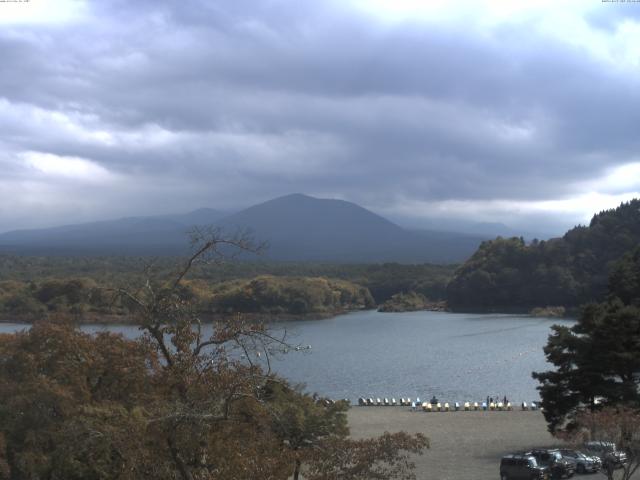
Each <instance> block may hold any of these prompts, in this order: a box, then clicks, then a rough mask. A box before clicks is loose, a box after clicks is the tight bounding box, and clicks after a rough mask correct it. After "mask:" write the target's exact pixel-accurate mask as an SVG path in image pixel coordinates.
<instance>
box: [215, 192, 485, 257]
mask: <svg viewBox="0 0 640 480" xmlns="http://www.w3.org/2000/svg"><path fill="white" fill-rule="evenodd" d="M220 225H221V226H223V227H224V228H225V229H227V230H234V229H236V228H250V229H251V230H252V231H253V233H254V236H255V238H258V239H261V240H265V241H267V242H268V243H269V249H268V251H267V253H266V255H267V257H268V258H272V259H277V260H288V261H301V260H306V261H333V262H343V263H360V262H365V263H366V262H401V263H424V262H435V263H451V262H458V261H461V260H463V259H464V258H466V257H467V256H468V255H470V254H471V252H473V250H475V248H476V247H477V246H478V245H479V243H480V241H481V240H482V238H480V237H472V236H467V235H460V234H455V233H449V234H443V233H442V232H427V231H424V232H420V233H417V232H412V231H408V230H405V229H403V228H401V227H399V226H398V225H396V224H395V223H392V222H390V221H389V220H387V219H385V218H383V217H381V216H380V215H377V214H375V213H373V212H371V211H369V210H367V209H365V208H362V207H360V206H359V205H356V204H354V203H351V202H346V201H344V200H330V199H317V198H313V197H309V196H306V195H302V194H292V195H287V196H284V197H279V198H276V199H273V200H270V201H267V202H265V203H261V204H259V205H255V206H253V207H250V208H247V209H246V210H243V211H241V212H238V213H236V214H235V215H232V216H230V217H227V218H225V219H224V220H222V222H221V223H220Z"/></svg>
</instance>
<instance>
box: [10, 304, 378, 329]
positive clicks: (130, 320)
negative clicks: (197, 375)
mask: <svg viewBox="0 0 640 480" xmlns="http://www.w3.org/2000/svg"><path fill="white" fill-rule="evenodd" d="M374 310H375V309H374V308H371V309H357V310H356V309H354V310H339V311H334V312H314V313H303V314H293V313H278V314H275V313H239V314H238V313H229V314H211V313H208V314H202V315H201V316H200V319H201V320H202V321H203V323H215V322H219V321H223V320H228V319H230V318H236V317H237V316H238V315H240V317H241V318H243V319H244V320H247V321H249V322H263V323H280V322H292V321H313V320H327V319H331V318H336V317H339V316H341V315H346V314H348V313H355V312H366V311H374ZM55 315H56V313H48V314H44V316H43V317H36V316H33V315H15V314H11V315H8V314H5V315H0V323H5V324H6V323H19V324H26V325H31V324H33V323H36V322H40V321H43V320H46V319H47V318H51V317H53V316H55ZM68 318H69V319H70V320H71V321H72V322H73V323H74V324H77V325H130V326H137V325H140V323H139V322H136V321H135V319H134V317H133V316H132V315H115V314H93V313H92V314H84V315H82V316H79V315H72V314H68Z"/></svg>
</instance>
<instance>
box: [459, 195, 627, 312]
mask: <svg viewBox="0 0 640 480" xmlns="http://www.w3.org/2000/svg"><path fill="white" fill-rule="evenodd" d="M638 245H640V200H638V199H636V200H632V201H630V202H627V203H623V204H621V205H620V206H619V207H618V208H616V209H612V210H606V211H603V212H600V213H598V214H596V215H594V216H593V218H592V220H591V222H590V224H589V226H578V227H575V228H572V229H571V230H569V231H568V232H567V233H565V235H564V236H563V237H561V238H553V239H551V240H548V241H538V242H532V243H530V244H526V243H525V242H524V241H522V239H520V238H497V239H496V240H492V241H489V242H483V243H482V245H481V246H480V248H479V249H478V250H477V251H476V252H475V253H474V254H473V256H472V257H471V258H470V259H469V260H467V261H466V262H465V263H464V265H462V266H461V267H460V268H459V269H458V270H457V272H456V275H455V277H454V279H453V280H452V281H451V282H450V283H449V286H448V287H447V302H448V304H449V306H450V307H451V308H453V309H454V310H472V311H479V310H490V311H513V310H520V311H522V310H524V311H526V310H529V309H531V308H534V307H545V306H549V305H552V306H564V307H568V308H575V307H577V306H579V305H582V304H584V303H586V302H601V301H603V300H604V297H605V296H606V294H607V283H608V277H609V274H610V273H611V271H612V269H613V268H614V267H615V266H616V264H617V263H618V262H619V261H620V260H621V258H622V257H623V256H624V255H625V254H627V253H629V252H630V251H631V250H632V249H634V248H635V247H637V246H638Z"/></svg>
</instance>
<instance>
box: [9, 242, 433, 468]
mask: <svg viewBox="0 0 640 480" xmlns="http://www.w3.org/2000/svg"><path fill="white" fill-rule="evenodd" d="M194 240H195V243H194V245H195V247H194V253H193V255H192V256H191V257H190V258H188V259H187V260H186V262H185V263H184V265H182V266H180V268H179V269H178V270H176V272H175V274H174V275H172V276H171V277H170V278H165V279H164V280H162V279H155V280H154V279H153V278H152V275H151V274H150V275H149V280H148V281H147V282H146V283H145V284H144V285H143V286H142V287H141V288H140V289H138V290H131V289H118V290H116V291H114V292H112V293H113V294H114V295H115V296H117V297H118V298H119V299H120V301H122V302H127V303H128V305H129V306H130V307H131V309H132V311H134V312H135V315H136V320H137V323H138V324H139V325H140V329H141V336H140V337H139V338H138V339H135V340H130V339H126V338H124V337H122V336H121V335H117V334H113V333H108V332H102V333H98V334H89V333H83V332H82V331H80V330H78V329H77V328H75V327H74V326H73V325H72V324H71V323H69V322H67V321H64V320H62V319H61V320H59V321H53V322H51V321H50V322H41V323H36V324H34V325H33V327H32V328H31V329H30V330H28V331H23V332H19V333H16V334H11V335H2V336H0V478H7V479H20V480H22V479H34V480H35V479H43V478H50V479H65V480H74V479H78V480H80V479H113V478H120V479H123V480H129V479H131V480H133V479H146V478H148V479H172V480H173V479H182V480H200V479H212V480H213V479H225V480H228V479H231V480H233V479H258V478H259V479H267V480H268V479H286V478H289V477H290V476H291V475H298V474H299V473H300V472H301V470H302V471H303V473H304V474H305V477H307V478H313V479H316V480H321V479H333V478H345V479H347V478H348V479H365V478H383V477H380V476H372V475H374V474H376V475H377V474H378V473H376V472H384V474H385V475H387V476H385V477H384V478H403V479H404V478H414V476H413V473H412V464H411V462H410V461H408V456H407V455H408V454H419V453H421V452H422V451H423V449H424V448H425V447H426V446H427V443H426V439H425V438H424V437H423V436H420V435H417V436H409V435H407V434H403V433H399V434H394V435H391V434H386V435H385V436H383V437H382V438H379V439H371V440H367V441H354V440H350V439H349V438H348V437H347V435H348V429H347V426H346V418H345V415H344V412H345V409H346V405H345V404H343V403H337V404H336V403H332V402H329V401H326V400H324V399H321V398H316V397H311V396H309V395H307V394H305V393H303V392H301V391H299V390H297V389H294V388H292V387H290V386H289V385H288V384H287V383H286V382H285V381H284V380H282V379H280V378H278V377H277V376H276V375H274V374H273V373H272V372H271V371H270V370H269V366H268V365H269V364H268V362H267V363H266V365H265V363H264V362H262V361H261V360H262V359H264V358H267V359H268V358H269V357H270V356H271V355H272V354H274V353H275V352H276V351H278V350H281V349H283V348H285V347H287V345H285V344H284V342H283V339H281V338H276V337H274V336H273V335H272V334H271V333H270V332H269V331H268V330H267V329H266V328H265V327H264V325H261V324H259V323H254V322H246V321H244V320H243V319H242V318H241V317H237V316H231V317H230V318H229V319H227V320H225V321H219V322H217V323H215V324H213V325H203V323H202V322H201V320H200V318H199V317H198V314H197V309H195V308H193V305H192V304H191V303H190V298H189V296H188V295H185V289H183V288H182V284H183V281H184V280H185V278H186V277H187V275H188V273H189V271H190V270H191V268H192V267H193V266H194V265H195V264H197V263H198V262H202V261H207V260H212V259H213V260H220V259H223V258H225V257H228V256H229V255H231V254H233V252H234V251H243V250H247V249H252V248H253V247H252V246H251V244H250V243H249V242H248V241H247V239H246V238H245V237H242V236H239V237H233V238H226V237H223V236H221V235H220V234H219V233H218V232H215V231H213V232H196V234H195V237H194ZM259 354H261V358H258V355H259ZM333 457H335V458H336V461H335V462H334V463H331V461H330V458H333ZM307 473H308V475H307ZM380 474H382V473H380Z"/></svg>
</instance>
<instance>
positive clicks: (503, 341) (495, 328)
mask: <svg viewBox="0 0 640 480" xmlns="http://www.w3.org/2000/svg"><path fill="white" fill-rule="evenodd" d="M554 323H559V324H564V325H570V324H572V323H573V322H572V321H569V320H558V319H541V318H533V317H526V316H514V315H493V314H491V315H478V314H453V313H443V312H412V313H379V312H373V311H368V312H358V313H352V314H348V315H342V316H339V317H335V318H332V319H328V320H318V321H295V322H286V323H277V324H274V325H273V328H274V330H276V331H279V332H282V331H283V330H285V329H286V331H287V335H288V336H289V337H290V339H291V341H292V343H300V344H303V345H307V344H310V345H311V346H312V348H311V349H310V350H304V351H298V352H296V351H295V350H292V351H290V352H289V353H288V354H286V355H280V356H278V358H277V359H275V360H274V361H273V362H272V367H273V369H274V370H276V371H277V372H279V373H280V374H282V375H283V376H285V377H286V378H289V379H290V380H291V381H293V382H296V383H305V384H306V385H307V389H308V390H309V391H311V392H318V393H320V394H322V395H326V396H329V397H332V398H349V399H351V400H355V399H357V398H358V397H360V396H366V397H396V398H398V397H412V398H415V397H416V396H420V397H421V398H431V396H432V395H436V396H437V397H438V398H439V399H442V400H446V401H460V402H463V401H465V400H473V401H476V400H477V401H480V400H482V399H485V398H486V397H487V396H493V397H496V396H499V397H500V398H502V397H503V396H504V395H507V397H509V398H510V399H511V400H513V401H515V402H518V401H522V400H526V401H531V400H534V399H537V398H538V393H537V391H536V389H535V387H536V382H535V381H534V380H533V379H532V378H531V372H532V371H536V370H545V369H547V368H548V367H549V365H548V364H547V363H546V362H545V358H544V354H543V352H542V347H543V346H544V345H545V343H546V341H547V336H548V335H549V333H550V332H549V327H550V326H551V325H552V324H554ZM27 327H28V326H27V325H24V324H0V333H1V332H11V331H15V330H20V329H23V328H27ZM83 329H84V330H86V331H91V332H95V331H99V330H103V329H108V330H111V331H116V332H119V333H123V334H124V335H125V336H128V337H135V336H137V335H139V334H140V332H139V330H138V328H137V327H131V326H123V325H113V326H106V327H105V326H99V325H87V326H84V327H83Z"/></svg>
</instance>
